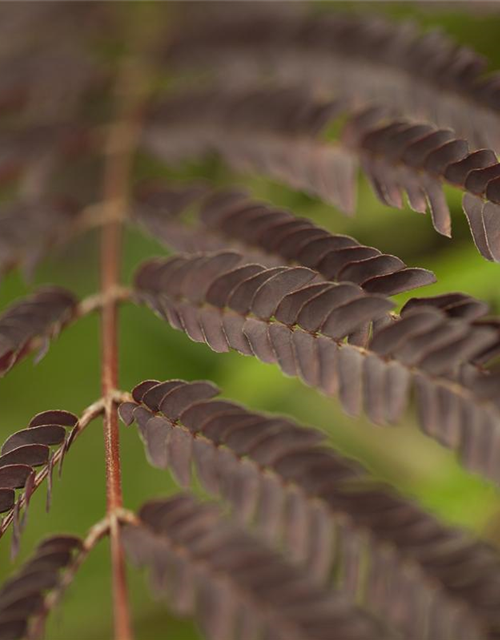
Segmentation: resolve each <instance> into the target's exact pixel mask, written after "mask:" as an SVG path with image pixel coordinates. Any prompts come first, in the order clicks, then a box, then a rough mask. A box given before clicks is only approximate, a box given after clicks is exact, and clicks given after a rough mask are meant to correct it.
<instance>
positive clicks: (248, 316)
mask: <svg viewBox="0 0 500 640" xmlns="http://www.w3.org/2000/svg"><path fill="white" fill-rule="evenodd" d="M135 288H136V292H137V297H138V299H139V300H140V301H142V302H145V303H146V304H148V305H149V306H150V307H151V308H152V309H153V310H154V311H155V312H156V313H157V314H158V315H159V316H160V317H162V318H164V319H165V320H167V321H168V322H169V323H170V324H171V326H172V327H174V328H175V329H179V330H181V331H184V332H185V333H187V335H188V336H189V337H190V338H191V340H194V341H195V342H204V343H206V344H207V345H208V346H209V347H210V348H211V349H213V350H214V351H217V352H227V351H228V350H229V349H235V350H236V351H238V352H239V353H241V354H243V355H253V356H256V357H257V358H259V360H261V361H263V362H266V363H276V364H278V365H279V366H280V368H281V369H282V371H283V372H284V373H285V374H287V375H292V376H299V377H300V378H301V379H302V380H303V381H304V382H305V383H306V384H307V385H309V386H312V387H316V388H318V389H320V390H321V391H323V392H324V393H326V394H327V395H338V396H339V398H340V401H341V404H342V406H343V408H344V410H345V411H346V412H347V413H348V414H350V415H356V414H358V413H359V411H360V410H361V407H364V409H365V411H366V413H367V415H368V416H369V418H370V419H371V420H372V421H373V422H375V423H383V422H397V421H398V420H399V419H400V417H401V416H402V414H403V412H404V411H405V409H406V407H407V404H408V400H409V393H410V390H411V389H412V387H413V388H415V390H416V402H417V406H418V408H419V413H420V425H421V428H422V430H423V431H425V432H426V433H427V434H429V435H431V437H433V438H436V439H437V440H439V441H440V442H441V443H443V444H445V446H448V447H451V448H452V449H453V450H455V451H458V452H459V453H460V454H461V456H462V459H463V461H464V462H465V464H466V465H467V466H468V467H469V468H471V469H472V470H475V471H478V472H480V473H483V474H485V475H487V476H488V477H489V478H492V479H494V480H496V481H498V465H497V463H496V461H497V460H498V459H499V456H500V454H499V447H500V434H499V429H500V417H499V412H498V406H497V403H498V399H497V398H496V396H495V392H494V389H493V388H492V387H493V385H488V384H487V383H486V382H485V381H484V377H485V376H486V378H487V377H488V374H485V373H480V372H479V371H477V370H476V368H475V367H474V366H472V363H474V362H475V361H476V360H479V361H481V357H482V356H483V354H485V353H487V354H488V357H491V356H492V355H493V354H495V353H498V348H499V345H500V342H499V327H498V326H496V325H495V322H492V323H491V326H489V325H490V323H489V322H488V321H487V320H486V321H483V320H482V318H479V319H477V320H476V319H473V320H472V321H471V320H469V319H468V314H469V313H470V314H472V318H477V314H478V311H479V314H480V315H481V314H483V313H484V311H485V310H484V307H483V306H482V305H481V304H479V303H475V302H474V301H471V299H469V298H468V297H467V296H465V297H464V296H461V295H460V294H457V296H456V297H455V298H453V296H452V299H451V300H449V301H448V302H449V304H448V306H447V305H446V304H445V303H444V301H443V298H441V297H438V298H430V299H429V302H428V303H427V304H421V305H419V304H417V303H416V302H410V303H408V306H407V307H406V309H403V312H402V317H401V318H400V319H397V318H396V319H395V320H394V321H388V320H387V312H388V310H389V309H390V308H391V306H392V303H391V302H390V301H389V300H388V299H387V298H385V297H383V296H380V295H376V294H370V293H367V292H366V291H364V290H363V289H362V288H361V287H360V286H359V285H355V284H351V283H340V284H334V283H329V284H328V285H327V286H326V287H325V283H324V281H322V280H320V281H318V276H317V274H316V272H315V271H312V270H310V269H307V268H306V267H276V268H270V269H266V268H264V267H262V266H260V265H255V264H254V265H249V264H248V263H245V261H244V260H243V261H242V258H241V256H240V255H239V254H236V253H218V254H200V255H198V256H183V255H181V256H174V257H173V258H170V259H167V260H161V259H157V260H152V261H149V262H146V263H145V264H144V265H143V266H142V267H141V268H140V269H139V271H138V273H137V275H136V281H135ZM423 300H424V301H425V298H424V299H423ZM440 306H441V307H443V308H439V307H440ZM380 319H382V322H381V323H380V324H381V327H380V328H378V329H377V331H376V333H375V334H374V336H373V338H372V339H369V340H368V341H365V343H366V346H365V347H358V346H356V344H352V343H346V342H345V338H346V337H348V336H353V335H354V336H355V335H356V332H357V331H359V330H362V331H365V330H366V327H367V326H368V327H369V326H370V324H372V323H373V322H374V321H375V322H377V320H380ZM387 322H389V324H387V325H386V323H387ZM384 335H385V336H387V337H388V340H387V343H386V346H385V347H383V346H381V343H383V342H384V339H383V336H384ZM469 365H471V366H470V367H469ZM461 367H464V369H463V370H462V369H461ZM476 371H477V373H476ZM480 380H483V383H482V384H479V382H478V381H480ZM475 385H477V386H479V387H481V389H482V392H481V393H478V392H477V390H476V389H475Z"/></svg>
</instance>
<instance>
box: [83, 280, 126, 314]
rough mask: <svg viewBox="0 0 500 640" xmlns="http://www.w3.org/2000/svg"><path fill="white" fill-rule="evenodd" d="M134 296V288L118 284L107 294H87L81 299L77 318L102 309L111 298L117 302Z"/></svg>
mask: <svg viewBox="0 0 500 640" xmlns="http://www.w3.org/2000/svg"><path fill="white" fill-rule="evenodd" d="M131 298H132V290H131V289H130V288H129V287H121V286H117V287H115V288H114V289H109V290H108V291H107V292H106V294H103V293H102V292H100V293H95V294H94V295H91V296H87V297H86V298H84V299H83V300H81V301H80V302H79V304H78V307H77V308H76V312H75V318H82V317H83V316H88V315H89V314H91V313H94V312H95V311H100V310H101V309H102V308H103V306H104V303H105V302H107V301H109V300H111V301H114V302H116V303H122V302H127V301H128V300H131Z"/></svg>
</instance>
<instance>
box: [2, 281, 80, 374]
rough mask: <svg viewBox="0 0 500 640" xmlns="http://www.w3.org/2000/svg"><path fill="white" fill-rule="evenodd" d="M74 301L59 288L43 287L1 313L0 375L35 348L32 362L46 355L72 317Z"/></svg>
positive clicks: (74, 306)
mask: <svg viewBox="0 0 500 640" xmlns="http://www.w3.org/2000/svg"><path fill="white" fill-rule="evenodd" d="M76 305H77V300H76V298H75V297H74V295H73V294H72V293H71V292H69V291H67V290H66V289H62V288H60V287H44V288H41V289H38V290H37V291H36V292H35V293H33V294H32V295H30V296H28V297H27V298H23V299H21V300H20V301H18V302H15V303H14V304H12V305H11V306H10V307H8V308H7V310H6V311H4V313H2V314H1V315H0V376H2V375H5V374H6V373H7V372H8V371H9V369H10V368H11V367H12V366H13V365H14V364H15V363H16V362H17V361H18V360H20V359H21V358H22V357H24V356H25V355H27V354H28V353H29V352H30V351H32V350H33V349H34V348H38V353H37V355H36V358H35V361H36V362H38V361H39V360H41V359H42V358H43V356H44V355H45V354H46V352H47V350H48V348H49V344H50V340H51V339H52V338H53V337H55V336H57V334H58V333H59V332H60V331H61V329H62V328H63V327H64V326H65V325H66V324H67V323H68V322H69V321H70V320H71V319H72V318H73V316H74V314H75V311H76Z"/></svg>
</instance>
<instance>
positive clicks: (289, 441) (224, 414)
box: [120, 380, 500, 640]
mask: <svg viewBox="0 0 500 640" xmlns="http://www.w3.org/2000/svg"><path fill="white" fill-rule="evenodd" d="M216 392H217V389H216V388H214V387H213V385H211V384H209V383H206V382H191V383H186V382H184V381H182V380H169V381H166V382H161V383H160V382H158V381H155V380H147V381H144V382H142V383H140V384H139V385H138V386H137V387H136V388H135V389H134V390H133V392H132V395H133V398H134V402H127V403H125V404H123V405H122V406H121V409H120V414H121V417H122V419H123V420H124V421H125V422H126V424H131V423H132V422H133V421H134V420H135V421H136V422H137V424H138V427H139V431H140V434H141V438H142V439H143V441H144V445H145V447H146V453H147V456H148V459H149V461H150V463H151V464H152V465H153V466H156V467H160V468H164V469H167V468H169V469H171V470H172V472H173V474H174V476H175V478H176V479H177V481H178V482H179V484H180V485H181V486H183V487H184V488H187V487H189V486H190V483H191V474H192V469H191V467H192V464H193V463H194V467H195V469H196V475H197V477H198V478H199V479H200V481H201V482H202V484H203V486H204V488H205V489H206V490H207V491H208V492H209V493H211V494H213V495H215V496H218V497H220V496H222V497H223V498H224V499H226V500H227V501H229V503H230V504H231V506H232V508H233V509H234V512H235V515H236V518H237V519H238V520H239V521H240V522H241V523H242V524H247V525H250V524H253V525H255V526H256V527H257V529H258V530H259V532H260V534H261V535H262V536H263V537H264V538H266V539H268V540H269V541H272V542H273V543H274V544H275V545H277V546H279V547H281V546H283V545H285V547H286V550H287V551H286V553H287V557H289V558H290V559H291V560H293V561H294V562H296V563H298V564H299V565H300V566H303V567H305V568H306V569H307V573H308V575H309V577H310V578H311V579H313V580H314V581H316V582H318V583H319V584H322V585H324V584H333V585H334V586H335V587H336V588H337V589H339V590H340V591H341V592H342V593H344V594H346V595H347V596H349V597H350V598H352V599H353V600H355V601H356V602H358V603H361V604H362V605H363V606H365V607H367V608H369V609H371V610H372V611H374V612H375V613H376V614H377V615H378V616H380V617H381V618H383V619H386V620H390V621H391V623H392V624H393V625H394V626H395V627H396V628H399V629H400V631H401V632H402V633H403V637H411V638H414V637H415V638H428V639H429V640H433V639H434V638H438V637H441V635H442V634H443V633H444V629H445V628H450V629H454V630H455V632H456V633H457V634H458V637H464V638H467V637H469V638H471V637H478V638H479V637H483V633H484V635H485V637H486V636H488V634H489V632H490V631H491V630H493V629H496V625H497V623H498V618H497V617H496V614H495V613H494V612H493V611H494V608H495V607H494V605H493V599H496V601H498V602H500V582H499V581H498V571H499V570H500V559H499V558H498V557H497V556H496V554H495V552H494V551H493V550H492V549H489V548H488V547H487V545H484V544H482V543H478V542H476V541H474V540H473V539H472V538H470V537H469V536H467V535H465V534H463V533H461V532H459V531H458V530H456V529H452V528H450V527H446V526H445V525H441V524H439V523H438V522H437V520H436V519H434V518H433V517H431V516H430V515H428V514H426V513H424V512H423V511H422V510H420V509H419V508H418V507H417V506H416V505H415V504H413V503H412V502H411V501H409V500H404V499H402V498H401V497H399V496H397V495H396V494H395V493H394V492H393V491H392V490H391V489H390V488H389V487H384V486H382V485H380V484H377V483H375V482H374V481H370V480H369V478H368V477H367V475H366V473H365V472H363V469H361V468H360V467H359V465H357V464H356V463H354V462H353V461H349V460H346V459H343V458H342V457H341V456H339V455H338V454H337V453H335V452H333V451H332V450H331V449H329V448H327V447H325V446H324V436H323V434H322V433H321V432H319V431H317V430H315V429H312V428H304V427H301V426H299V425H297V424H296V423H294V422H292V421H290V420H289V419H287V418H284V417H282V416H276V415H272V416H269V415H264V414H260V413H255V412H252V411H249V410H248V409H246V408H245V407H242V406H241V405H237V404H234V403H232V402H227V401H224V400H217V399H213V396H214V394H215V393H216ZM321 445H323V446H321ZM479 565H481V566H488V567H489V571H488V573H485V572H481V573H479V574H478V573H476V572H475V571H473V570H472V567H473V566H479ZM382 566H384V567H385V569H384V572H387V571H390V575H391V584H390V587H389V585H386V586H385V587H383V586H382V585H381V575H380V571H381V567H382ZM458 576H459V581H457V578H458ZM436 588H437V589H438V591H437V592H436ZM409 592H411V593H412V602H411V603H409V602H408V603H406V604H405V606H404V607H403V608H402V609H399V608H398V607H395V606H394V598H395V597H397V596H396V595H395V594H399V597H407V594H408V593H409ZM483 593H488V594H489V598H490V600H489V604H488V605H486V604H485V603H484V602H483V601H482V595H480V594H483ZM493 594H496V595H493ZM434 598H437V599H438V601H439V607H440V609H439V610H440V614H439V618H435V616H434V614H433V606H434V604H433V600H434ZM464 605H465V609H464ZM459 630H460V631H459ZM467 634H469V635H467ZM488 637H489V636H488Z"/></svg>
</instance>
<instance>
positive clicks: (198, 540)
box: [123, 494, 392, 640]
mask: <svg viewBox="0 0 500 640" xmlns="http://www.w3.org/2000/svg"><path fill="white" fill-rule="evenodd" d="M139 518H140V520H139V524H138V525H135V526H134V525H128V526H126V528H125V529H124V532H123V536H124V540H125V547H126V549H127V552H128V554H129V556H130V557H131V559H132V561H133V562H134V563H135V564H137V565H139V566H145V567H147V568H149V569H150V570H151V571H152V577H153V589H154V591H155V592H158V591H160V592H161V591H165V590H168V592H169V595H170V602H172V605H173V606H174V607H175V609H176V610H177V611H179V612H180V613H183V614H186V613H196V615H197V617H198V619H199V621H200V625H201V627H202V629H203V631H204V633H205V634H206V635H207V637H208V638H210V639H211V640H230V639H231V638H241V637H251V638H253V637H256V636H258V635H260V634H261V633H263V634H264V637H270V638H275V639H276V640H278V639H283V640H284V639H285V638H293V639H294V640H299V639H300V640H313V639H317V640H322V639H324V638H327V637H329V636H330V634H331V632H332V630H333V629H335V633H341V634H342V637H345V638H350V639H352V640H362V639H363V640H364V639H366V640H375V639H380V640H382V639H383V638H390V637H392V635H391V634H390V633H389V632H388V631H387V630H385V629H384V628H383V626H382V625H381V624H380V623H378V622H377V621H376V620H375V619H373V618H372V617H371V616H370V615H368V614H367V613H364V612H362V611H361V610H360V609H358V608H356V607H355V606H353V605H352V604H349V603H348V602H346V601H345V599H344V598H343V597H342V595H341V594H337V593H334V592H326V591H324V590H322V589H321V588H319V587H318V586H316V585H314V584H313V583H311V582H310V581H309V580H308V578H307V575H305V574H303V573H302V572H300V571H299V570H298V569H297V568H296V567H294V566H292V565H290V564H288V563H287V562H286V561H285V560H284V559H283V558H282V557H280V556H279V555H277V554H276V553H274V552H273V551H271V550H270V549H269V548H268V547H267V546H266V545H264V544H263V543H262V542H260V541H259V540H257V539H255V538H253V537H252V536H251V535H249V534H248V533H246V532H243V531H240V530H238V529H237V528H236V527H234V526H231V525H230V524H229V523H227V522H225V521H224V520H223V519H222V518H221V515H220V513H219V511H218V509H217V508H216V507H215V506H214V505H211V504H200V503H197V502H196V501H195V499H194V498H193V497H192V496H189V495H183V494H181V495H177V496H174V497H172V498H169V499H165V500H155V501H151V502H147V503H145V504H144V505H143V506H142V507H141V509H140V511H139ZM180 585H182V586H180Z"/></svg>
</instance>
